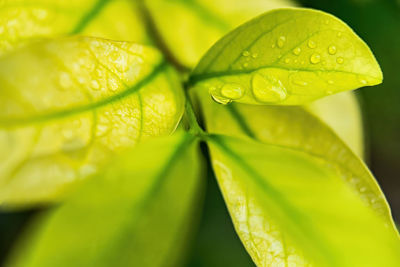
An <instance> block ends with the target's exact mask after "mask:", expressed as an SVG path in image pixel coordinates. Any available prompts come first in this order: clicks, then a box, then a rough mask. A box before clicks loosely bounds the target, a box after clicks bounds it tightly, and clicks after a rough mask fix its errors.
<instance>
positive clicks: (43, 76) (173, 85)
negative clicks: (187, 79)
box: [0, 37, 184, 206]
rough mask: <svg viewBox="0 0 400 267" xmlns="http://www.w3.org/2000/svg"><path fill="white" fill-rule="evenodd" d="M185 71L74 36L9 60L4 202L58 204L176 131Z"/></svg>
mask: <svg viewBox="0 0 400 267" xmlns="http://www.w3.org/2000/svg"><path fill="white" fill-rule="evenodd" d="M183 102H184V100H183V94H182V91H181V87H180V84H179V79H178V78H177V76H176V74H175V72H174V71H173V69H172V68H171V67H169V66H168V65H167V64H166V62H165V60H164V59H163V57H162V55H161V54H160V53H159V52H158V51H157V50H155V49H153V48H149V47H143V46H140V45H136V44H131V43H126V42H113V41H107V40H103V39H96V38H86V37H73V38H66V39H59V40H56V41H46V42H39V43H35V44H32V45H30V46H26V47H24V48H23V49H21V50H18V51H16V52H15V53H10V54H8V55H6V56H3V57H2V58H1V59H0V107H1V109H0V159H1V161H0V203H1V204H2V205H3V206H12V205H30V204H34V203H37V202H47V201H54V200H57V199H58V198H60V197H62V195H63V194H64V193H65V191H68V189H69V188H70V187H71V186H72V185H74V184H75V183H76V182H79V181H80V180H81V179H82V178H84V177H86V176H88V175H90V174H93V173H94V172H96V171H97V169H98V167H99V166H102V165H103V164H105V163H106V162H107V161H108V160H109V159H111V158H112V157H113V156H114V155H115V153H118V152H120V151H122V150H124V149H125V148H126V147H130V146H133V145H135V144H136V143H137V142H138V141H139V140H141V139H146V138H147V137H150V136H158V135H163V134H169V133H171V132H172V131H174V130H175V128H176V125H177V124H178V122H179V120H180V117H181V115H182V112H183Z"/></svg>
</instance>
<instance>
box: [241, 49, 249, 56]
mask: <svg viewBox="0 0 400 267" xmlns="http://www.w3.org/2000/svg"><path fill="white" fill-rule="evenodd" d="M242 55H243V56H244V57H248V56H250V52H249V51H247V50H246V51H243V53H242Z"/></svg>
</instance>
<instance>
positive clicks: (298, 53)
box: [292, 47, 301, 56]
mask: <svg viewBox="0 0 400 267" xmlns="http://www.w3.org/2000/svg"><path fill="white" fill-rule="evenodd" d="M292 53H293V54H294V55H296V56H298V55H300V53H301V48H300V47H296V48H295V49H293V51H292Z"/></svg>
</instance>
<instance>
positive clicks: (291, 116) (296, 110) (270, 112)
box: [198, 92, 393, 224]
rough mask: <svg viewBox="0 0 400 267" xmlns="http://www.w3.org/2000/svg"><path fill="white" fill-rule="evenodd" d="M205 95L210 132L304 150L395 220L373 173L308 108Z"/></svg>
mask: <svg viewBox="0 0 400 267" xmlns="http://www.w3.org/2000/svg"><path fill="white" fill-rule="evenodd" d="M202 94H203V95H205V94H207V92H202ZM203 95H200V98H198V99H200V100H201V102H200V104H201V110H202V111H203V114H204V120H205V123H206V128H207V131H208V132H210V133H213V134H221V135H229V136H233V137H238V138H250V139H253V140H256V141H259V142H262V143H265V144H268V145H271V146H278V147H283V148H286V149H290V150H293V151H296V152H298V153H303V154H304V155H305V156H307V157H311V158H313V159H314V160H317V161H319V162H321V163H323V164H324V165H325V167H326V168H328V169H330V170H331V171H333V172H334V173H336V175H337V176H338V177H341V178H342V179H343V181H344V182H345V183H346V184H347V186H348V187H349V188H352V190H354V191H355V192H356V193H357V194H358V195H359V197H360V198H361V199H363V200H364V202H365V204H367V205H369V206H370V207H371V208H372V209H373V210H375V211H376V212H377V213H378V214H380V215H381V216H383V217H384V218H386V219H387V223H388V224H392V223H393V222H392V217H391V214H390V210H389V206H388V204H387V202H386V200H385V197H384V195H383V194H382V192H381V190H380V188H379V186H378V185H377V182H376V181H375V178H374V177H373V176H372V174H371V172H370V171H369V170H368V168H367V167H366V166H365V164H364V163H363V162H362V161H361V160H360V159H359V158H358V157H357V156H356V155H355V154H354V153H353V152H352V151H351V150H350V149H349V148H348V147H347V146H346V145H345V143H344V142H343V141H342V140H341V139H340V138H339V137H338V136H337V135H336V134H335V133H334V132H333V131H332V130H331V129H330V128H329V127H328V126H326V125H325V124H324V123H323V122H321V121H320V120H319V119H317V118H316V117H315V116H313V115H312V113H310V111H308V109H306V108H304V107H282V106H279V107H278V106H259V105H245V104H239V103H232V104H230V105H228V106H222V105H218V104H217V103H215V102H214V101H211V100H210V99H209V98H206V97H204V96H203ZM221 122H223V123H221Z"/></svg>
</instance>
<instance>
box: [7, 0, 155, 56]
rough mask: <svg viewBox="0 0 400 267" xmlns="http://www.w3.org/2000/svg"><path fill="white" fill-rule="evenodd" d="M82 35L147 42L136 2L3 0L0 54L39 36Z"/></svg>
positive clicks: (114, 0) (115, 0)
mask: <svg viewBox="0 0 400 267" xmlns="http://www.w3.org/2000/svg"><path fill="white" fill-rule="evenodd" d="M68 34H84V35H90V36H96V37H104V38H109V39H115V40H123V41H134V42H138V43H142V44H147V43H149V42H150V40H149V37H148V36H147V33H146V32H145V27H144V24H143V21H142V19H141V16H140V12H139V9H138V4H137V2H136V1H131V0H112V1H111V0H85V1H82V0H62V1H54V0H4V1H1V2H0V55H1V54H4V53H6V52H8V51H11V50H13V49H15V48H16V47H18V46H20V45H23V44H26V43H29V42H31V41H34V40H36V39H40V38H43V37H53V36H54V37H55V36H58V37H59V36H63V35H68Z"/></svg>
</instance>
